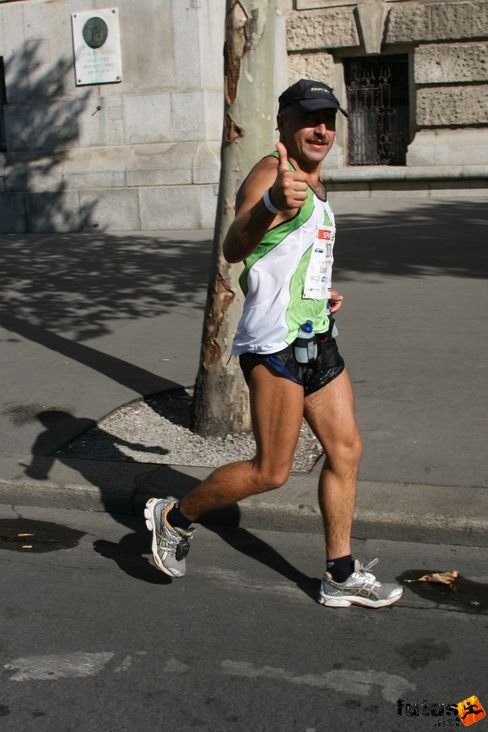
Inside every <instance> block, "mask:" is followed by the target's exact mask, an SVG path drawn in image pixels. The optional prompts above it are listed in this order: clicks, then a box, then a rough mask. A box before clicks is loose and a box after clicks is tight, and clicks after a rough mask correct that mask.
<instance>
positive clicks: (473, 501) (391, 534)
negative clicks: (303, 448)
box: [0, 456, 488, 546]
mask: <svg viewBox="0 0 488 732" xmlns="http://www.w3.org/2000/svg"><path fill="white" fill-rule="evenodd" d="M19 458H20V460H19ZM31 458H32V456H31ZM5 460H6V461H7V462H9V461H10V469H12V467H13V465H14V464H15V465H16V466H17V471H16V472H17V474H16V475H12V477H11V478H4V479H0V503H4V504H10V505H15V506H17V507H19V506H36V507H53V508H54V507H56V508H66V509H79V510H84V511H104V512H107V513H114V514H126V515H136V516H141V515H142V511H143V507H144V504H145V502H146V500H147V499H148V498H149V497H150V496H153V495H156V496H165V495H175V496H177V497H179V496H182V495H184V494H185V493H186V492H187V491H188V490H190V489H191V488H192V487H193V486H194V485H196V484H197V483H198V482H199V481H200V480H202V479H203V478H204V477H206V476H207V475H208V474H209V472H210V471H211V468H208V467H187V466H173V465H161V464H158V465H154V464H148V463H129V462H128V463H117V462H104V461H95V460H78V459H71V460H67V459H64V458H63V461H62V463H61V462H59V461H57V460H54V461H53V459H52V458H42V457H39V458H36V459H35V468H32V469H30V470H29V473H30V476H29V477H28V478H27V477H26V476H25V472H24V473H23V475H20V474H19V472H18V466H19V465H25V464H26V462H25V460H22V456H9V457H8V458H5V457H4V458H2V459H0V467H1V464H2V462H4V463H5ZM27 462H28V461H27ZM3 467H6V466H5V465H4V466H3ZM10 472H12V471H11V470H10ZM36 472H37V476H38V477H37V479H36V477H34V476H36ZM48 473H49V479H47V477H46V476H47V474H48ZM3 474H4V475H5V472H3ZM317 474H318V470H316V469H314V471H312V473H308V474H303V473H293V474H292V475H291V476H290V478H289V481H288V483H287V485H286V486H285V487H284V488H282V489H280V490H279V491H273V492H272V493H266V494H261V495H259V496H253V497H251V498H248V499H246V500H245V501H242V502H241V503H240V504H239V505H238V506H234V507H232V508H229V509H225V510H222V511H218V512H215V513H214V514H211V515H209V516H208V517H207V518H206V520H205V523H207V524H217V525H222V526H228V527H236V526H240V527H243V528H248V529H259V528H262V529H264V528H267V529H273V530H277V531H297V532H304V533H317V532H321V531H322V521H321V516H320V512H319V509H318V506H317V505H316V504H314V501H315V496H316V483H317ZM353 536H354V537H355V538H358V539H365V538H368V539H389V540H401V541H415V542H424V543H442V542H446V543H449V544H460V545H466V546H488V489H486V488H483V487H477V486H473V487H459V486H429V485H416V484H400V483H379V482H367V481H362V482H359V484H358V499H357V508H356V513H355V522H354V529H353Z"/></svg>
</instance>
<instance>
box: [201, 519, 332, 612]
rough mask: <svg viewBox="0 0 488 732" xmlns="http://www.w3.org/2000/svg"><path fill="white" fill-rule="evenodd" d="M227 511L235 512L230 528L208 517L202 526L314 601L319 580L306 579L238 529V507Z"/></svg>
mask: <svg viewBox="0 0 488 732" xmlns="http://www.w3.org/2000/svg"><path fill="white" fill-rule="evenodd" d="M227 510H228V511H235V514H236V519H235V521H228V522H226V523H227V525H228V524H229V523H231V524H233V526H231V527H230V528H228V527H227V526H226V527H223V526H218V525H216V524H215V523H214V521H213V520H212V515H210V516H209V517H208V518H207V519H206V520H205V521H202V524H203V525H204V526H205V527H206V528H207V529H209V530H210V531H213V533H214V534H217V536H219V537H220V538H221V539H222V541H225V543H226V544H228V545H229V546H231V547H232V548H233V549H235V550H236V551H238V552H240V553H241V554H244V555H245V556H246V557H250V558H251V559H254V560H256V561H257V562H261V564H264V565H265V566H266V567H269V568H270V569H272V570H273V571H274V572H276V573H277V574H281V575H282V577H284V578H285V579H286V580H289V581H290V582H293V583H294V584H295V585H296V586H297V587H298V588H299V589H300V590H301V591H302V592H303V593H304V594H305V595H308V597H310V598H311V599H312V600H314V601H315V600H316V599H317V597H318V594H319V589H320V579H317V578H316V577H308V576H307V575H306V574H304V573H303V572H301V571H300V570H299V569H297V568H296V567H294V566H293V565H292V564H290V562H289V561H288V560H287V559H285V558H284V557H283V556H282V555H281V554H280V553H279V552H278V551H276V549H274V548H273V547H272V546H270V544H268V543H267V542H265V541H263V539H260V538H259V537H258V536H256V535H255V534H252V533H251V532H250V531H248V530H247V529H243V528H241V527H239V525H238V522H239V516H240V511H239V507H238V506H235V507H232V509H227Z"/></svg>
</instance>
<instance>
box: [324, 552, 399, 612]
mask: <svg viewBox="0 0 488 732" xmlns="http://www.w3.org/2000/svg"><path fill="white" fill-rule="evenodd" d="M377 563H378V559H373V560H372V561H371V562H369V564H367V565H366V566H365V567H364V566H363V565H362V564H361V563H360V562H359V561H358V560H357V559H355V560H354V571H353V573H352V574H351V575H349V577H348V578H347V579H346V580H345V581H344V582H334V580H333V579H332V576H331V575H330V574H329V572H326V573H325V574H324V578H323V580H322V584H321V585H320V594H319V598H318V600H319V602H320V604H321V605H327V606H328V607H349V606H350V605H362V606H363V607H387V606H388V605H393V603H394V602H397V601H398V600H399V599H400V598H401V596H402V595H403V587H401V586H400V585H397V584H395V583H394V582H391V583H388V584H387V583H385V584H382V583H381V582H378V580H377V579H376V577H375V576H374V574H372V573H371V572H370V571H369V570H370V569H372V568H373V567H374V566H375V564H377Z"/></svg>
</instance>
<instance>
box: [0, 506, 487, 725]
mask: <svg viewBox="0 0 488 732" xmlns="http://www.w3.org/2000/svg"><path fill="white" fill-rule="evenodd" d="M19 534H24V536H19ZM22 546H24V547H27V548H24V549H22V548H21V547H22ZM28 547H31V548H28ZM355 550H356V553H357V555H358V556H360V557H361V558H363V559H369V558H372V557H374V556H379V557H380V559H381V561H380V564H379V567H378V576H379V577H380V578H383V579H392V578H394V577H397V578H400V579H401V580H404V579H405V578H410V579H412V578H417V579H418V577H419V576H420V575H422V574H424V573H426V572H428V571H433V570H435V571H448V570H453V569H458V570H459V571H460V572H461V575H462V577H463V578H464V579H463V580H462V581H461V582H460V584H459V585H458V591H457V592H454V591H452V590H451V589H449V588H448V587H444V588H442V587H439V586H436V585H430V584H426V583H421V582H418V581H417V582H411V583H407V584H406V590H405V595H404V598H403V599H402V601H401V602H400V603H399V604H398V605H396V606H394V607H392V608H386V609H383V610H366V609H362V608H351V609H347V610H344V609H329V608H324V607H322V606H320V605H319V604H317V603H316V602H315V596H316V592H317V588H318V580H319V577H320V575H321V573H322V571H323V558H322V551H323V550H322V540H321V538H320V536H318V535H305V534H293V533H273V532H264V531H262V532H248V531H245V530H242V529H241V530H237V531H234V532H228V533H222V534H220V535H218V534H216V533H214V532H212V531H210V530H208V529H203V528H200V529H199V531H198V534H197V536H196V537H195V539H194V543H193V547H192V551H191V553H190V556H189V569H188V574H187V576H186V577H185V578H184V579H183V580H180V581H171V580H169V579H168V578H166V577H165V575H162V574H161V573H159V572H157V571H156V570H155V569H154V568H153V567H152V566H151V565H150V564H149V562H148V535H147V534H146V532H145V530H144V528H143V526H142V522H141V521H138V520H136V519H129V518H126V517H124V518H120V519H117V517H111V516H109V515H108V514H94V513H89V512H78V511H61V510H57V511H56V510H47V509H34V508H29V509H24V510H22V509H18V513H15V512H14V511H13V510H12V509H11V508H9V507H8V506H2V507H0V565H1V571H0V597H1V603H0V622H1V628H2V639H1V641H0V668H1V679H2V682H1V692H0V728H1V729H2V732H10V731H12V732H13V731H14V730H15V732H18V730H27V731H29V730H35V732H69V731H71V730H73V731H74V730H77V731H81V732H112V731H113V732H115V731H116V730H117V731H118V730H135V729H137V730H143V731H144V732H145V731H146V730H147V731H148V732H149V731H153V730H158V732H159V731H160V730H176V731H177V732H187V731H188V732H190V731H191V730H193V729H198V730H208V732H234V731H235V732H244V731H246V732H247V731H248V730H253V731H256V732H291V731H295V730H299V731H300V732H325V731H326V730H327V732H335V731H337V732H339V731H341V732H342V730H348V731H349V730H351V731H353V732H354V731H355V730H368V731H369V730H371V731H373V730H374V731H375V732H376V731H377V730H379V731H381V732H383V731H384V732H396V731H399V732H401V731H403V730H415V731H417V730H433V729H434V728H437V727H438V726H439V723H442V726H448V725H449V726H451V725H455V724H456V719H455V717H453V716H447V715H446V709H445V707H443V706H441V705H448V704H451V703H453V702H460V701H463V700H465V699H467V698H468V697H470V696H472V695H476V696H477V697H478V698H479V700H480V702H481V703H482V704H483V702H484V703H485V707H486V706H487V705H488V688H487V684H486V679H487V678H488V661H487V658H486V643H485V642H484V638H485V637H486V628H487V625H488V617H487V613H488V591H487V583H488V549H476V548H475V549H473V548H465V547H459V546H436V545H428V544H422V545H420V544H419V545H418V544H408V543H405V542H401V541H398V542H385V541H376V540H369V541H366V542H359V541H358V542H356V543H355ZM398 700H403V703H402V704H400V705H399V704H398ZM422 704H424V706H422ZM407 705H410V706H408V707H407ZM415 705H420V706H419V707H418V710H419V715H418V716H415V718H414V717H413V716H410V714H407V712H414V711H415ZM399 711H401V712H402V713H401V714H399ZM433 712H437V716H434V714H433ZM486 723H487V722H486V721H485V720H482V721H481V722H480V724H479V729H480V732H481V730H482V729H483V724H486ZM458 726H460V723H458ZM476 729H478V727H476Z"/></svg>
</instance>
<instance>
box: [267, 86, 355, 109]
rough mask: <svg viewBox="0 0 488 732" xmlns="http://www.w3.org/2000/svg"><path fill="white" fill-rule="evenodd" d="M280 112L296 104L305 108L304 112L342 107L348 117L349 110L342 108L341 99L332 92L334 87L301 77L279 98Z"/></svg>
mask: <svg viewBox="0 0 488 732" xmlns="http://www.w3.org/2000/svg"><path fill="white" fill-rule="evenodd" d="M278 104H279V110H278V111H279V112H281V111H282V110H283V109H284V108H285V107H289V106H292V105H293V106H294V107H299V108H300V109H303V111H304V112H316V111H317V110H319V109H340V110H341V112H342V114H343V115H345V116H346V117H347V112H346V111H345V110H344V109H342V107H341V105H340V103H339V100H338V99H337V97H336V96H335V94H333V93H332V89H331V87H330V86H327V84H324V83H323V82H322V81H312V80H311V79H300V81H297V82H296V83H295V84H292V85H291V86H289V87H288V89H285V91H284V92H283V94H281V95H280V97H279V98H278Z"/></svg>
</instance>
